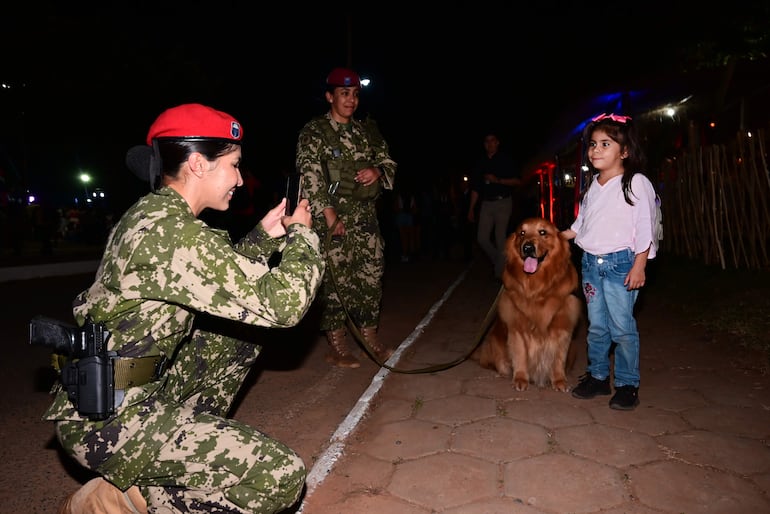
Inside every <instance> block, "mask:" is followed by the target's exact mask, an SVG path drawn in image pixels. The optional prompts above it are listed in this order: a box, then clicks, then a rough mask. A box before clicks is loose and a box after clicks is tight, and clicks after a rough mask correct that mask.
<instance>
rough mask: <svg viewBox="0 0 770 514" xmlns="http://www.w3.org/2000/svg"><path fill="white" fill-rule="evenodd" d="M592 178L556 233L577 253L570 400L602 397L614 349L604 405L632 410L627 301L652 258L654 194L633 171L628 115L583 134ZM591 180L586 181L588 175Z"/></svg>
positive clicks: (632, 348)
mask: <svg viewBox="0 0 770 514" xmlns="http://www.w3.org/2000/svg"><path fill="white" fill-rule="evenodd" d="M583 138H584V141H586V154H587V157H588V162H589V163H590V164H591V171H592V172H593V173H592V179H591V180H590V181H589V184H588V187H587V188H586V190H585V192H584V193H583V196H582V199H581V201H580V210H579V212H578V215H577V218H576V219H575V221H574V223H572V226H571V227H570V228H569V229H567V230H565V231H563V232H562V233H561V235H562V237H565V238H566V239H573V238H574V239H575V244H577V245H578V246H579V247H580V248H581V249H582V250H583V256H582V262H581V266H582V284H583V293H584V295H585V298H586V304H587V306H588V321H589V327H588V368H587V370H586V374H585V375H584V376H583V377H582V378H581V380H580V383H579V384H578V386H577V387H576V388H575V389H574V390H573V391H572V396H574V397H575V398H581V399H587V398H593V397H594V396H596V395H608V394H610V393H611V390H610V357H609V355H610V347H611V345H612V343H613V342H614V343H616V348H615V366H614V367H615V377H614V384H615V394H614V395H613V396H612V399H610V407H611V408H613V409H620V410H632V409H634V408H635V407H636V406H637V405H639V331H638V330H637V327H636V319H635V318H634V303H635V302H636V298H637V296H638V295H639V288H641V287H643V286H644V283H645V267H646V265H647V259H652V258H654V257H655V250H656V249H655V244H654V243H653V242H654V234H655V232H654V230H655V226H654V220H655V189H654V187H653V185H652V183H651V182H650V181H649V180H648V179H647V177H645V176H644V174H643V173H642V172H641V170H642V169H643V166H644V161H645V158H644V155H643V153H642V151H641V148H640V145H639V141H638V136H637V134H636V131H635V129H634V126H633V124H632V122H631V117H629V116H620V115H616V114H610V115H606V114H601V115H599V116H597V117H595V118H593V119H592V120H591V123H589V124H588V126H586V128H585V130H584V131H583ZM597 173H598V175H597V176H596V177H595V179H594V177H593V175H595V174H597Z"/></svg>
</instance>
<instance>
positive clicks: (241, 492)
mask: <svg viewBox="0 0 770 514" xmlns="http://www.w3.org/2000/svg"><path fill="white" fill-rule="evenodd" d="M241 138H242V132H241V126H240V124H239V123H238V122H237V121H236V120H235V119H234V118H233V117H232V116H230V115H228V114H225V113H223V112H219V111H216V110H214V109H211V108H209V107H206V106H203V105H200V104H186V105H181V106H178V107H174V108H172V109H169V110H167V111H165V112H164V113H162V114H161V115H160V116H159V117H158V118H157V120H156V121H155V123H154V124H153V125H152V127H151V128H150V131H149V134H148V136H147V145H148V146H147V147H144V146H142V147H137V148H134V149H132V151H131V152H129V157H131V156H132V152H135V151H136V150H137V149H138V150H139V153H138V155H144V156H146V159H139V161H140V162H147V163H148V167H149V169H150V173H149V175H150V181H151V185H152V189H153V191H152V192H151V193H149V194H147V195H146V196H144V197H143V198H141V199H140V200H139V201H138V202H137V203H136V204H134V205H133V206H132V207H131V208H129V209H128V211H127V212H126V213H125V214H124V215H123V217H122V218H121V219H120V221H119V222H118V223H117V225H116V226H115V228H114V229H113V231H112V233H111V235H110V238H109V241H108V243H107V247H106V250H105V253H104V256H103V258H102V261H101V265H100V266H99V269H98V271H97V274H96V280H95V282H94V283H93V285H92V286H91V287H90V288H89V289H87V290H86V291H84V292H82V293H81V294H80V295H79V296H78V297H77V298H76V299H75V302H74V314H75V318H76V320H77V321H78V323H79V324H81V325H82V324H84V323H85V321H86V319H92V320H93V321H94V322H97V323H103V324H104V326H105V328H106V330H108V331H109V333H110V337H109V339H108V349H109V350H111V351H114V352H116V353H117V357H115V359H114V362H115V369H116V370H117V369H118V368H119V366H120V365H121V364H125V363H126V362H128V363H129V364H130V365H129V366H124V367H121V369H127V370H129V371H127V373H128V374H129V375H130V374H131V370H136V369H141V368H142V367H143V366H142V363H143V362H145V361H143V359H151V360H152V362H155V363H159V364H160V366H157V369H156V370H154V371H153V372H152V373H151V374H150V375H152V376H146V377H141V376H140V375H141V373H138V374H135V375H134V376H133V379H135V380H129V381H128V382H127V383H126V384H125V385H123V386H121V387H124V388H123V389H120V390H117V389H118V385H117V384H116V401H115V404H116V407H115V412H114V413H113V414H111V415H109V416H108V417H106V419H103V420H96V421H94V420H92V419H91V418H90V417H87V416H82V415H81V414H79V413H78V410H77V409H76V408H74V406H73V403H72V402H70V401H69V399H68V396H67V392H66V391H64V390H62V389H61V388H59V389H58V391H57V393H56V398H55V400H54V403H53V404H52V405H51V407H50V408H49V409H48V411H47V413H46V415H45V419H48V420H53V421H55V426H56V433H57V436H58V439H59V441H60V442H61V445H62V447H63V448H64V449H65V451H66V452H67V453H69V454H70V455H72V457H74V458H75V459H76V460H77V461H78V462H79V463H80V464H82V465H83V466H85V467H87V468H89V469H91V470H93V471H95V472H96V473H98V474H99V475H101V477H103V478H97V479H94V480H92V481H91V482H88V483H87V484H86V485H85V486H83V488H81V489H80V490H79V491H78V492H77V493H75V494H73V495H72V496H71V497H69V498H68V499H67V501H66V502H65V504H64V505H63V506H62V510H61V512H134V511H138V512H148V511H150V512H238V513H241V512H242V513H246V512H248V513H255V512H258V513H264V512H278V511H280V510H283V509H285V508H287V507H290V506H291V505H292V504H294V503H295V502H296V501H297V499H298V498H299V496H300V494H301V492H302V488H303V485H304V481H305V475H306V469H305V466H304V463H303V462H302V460H301V459H300V457H299V456H298V455H296V454H295V453H294V452H293V451H292V450H291V449H289V448H287V447H286V446H284V445H283V444H281V443H279V442H277V441H275V440H272V439H270V438H268V437H266V436H265V435H263V434H262V433H260V432H258V431H257V430H255V429H254V428H251V427H249V426H246V425H244V424H242V423H239V422H237V421H235V420H232V419H228V418H227V415H228V411H229V410H230V407H231V405H232V402H233V400H234V397H235V395H236V393H237V392H238V390H239V388H240V386H241V384H242V382H243V380H244V378H245V377H246V374H247V373H248V371H249V369H250V366H251V365H252V364H253V363H254V361H255V359H256V357H257V355H258V354H259V351H260V347H259V346H258V345H256V344H254V342H253V341H252V342H246V341H242V340H239V339H238V338H236V337H233V335H234V332H233V331H232V330H225V331H222V332H214V331H211V326H213V325H216V323H209V324H208V325H207V324H205V323H199V322H200V321H201V319H203V318H204V317H203V316H200V317H199V318H198V319H197V320H196V315H197V314H207V315H211V316H212V317H213V318H212V319H216V320H218V321H219V322H220V325H221V324H222V323H221V321H222V320H233V321H236V322H240V323H241V324H247V325H253V326H261V327H291V326H294V325H296V324H297V323H298V322H299V321H300V320H301V319H302V317H303V316H304V315H305V313H306V311H307V309H308V307H309V306H310V304H311V302H312V301H313V299H314V297H315V294H316V291H317V288H318V286H319V285H320V281H321V277H322V275H323V272H324V262H323V259H322V258H321V255H320V253H319V238H318V236H317V235H316V234H315V233H314V232H313V231H312V230H311V229H310V225H311V215H310V211H309V207H308V203H307V200H302V201H301V202H300V204H299V207H298V208H297V209H296V211H295V212H294V213H293V215H291V216H285V215H284V203H285V200H283V201H282V202H281V204H280V205H278V206H277V207H275V208H274V209H272V210H271V211H270V212H268V213H267V214H266V215H265V217H264V218H263V219H262V220H261V221H260V222H259V224H257V226H256V227H254V229H253V230H251V232H249V233H248V234H247V235H246V236H245V237H244V238H243V239H242V240H241V241H240V242H238V243H237V244H235V245H233V244H232V242H231V241H230V238H229V236H228V235H227V232H226V231H223V230H217V229H214V228H211V227H209V226H208V225H206V223H204V222H203V221H201V220H199V219H198V216H199V215H200V214H201V212H202V211H203V210H204V209H207V208H210V209H215V210H218V211H224V210H226V209H227V208H228V206H229V202H230V199H231V198H232V195H233V192H234V191H235V189H236V187H239V186H241V185H242V183H243V180H242V178H241V173H240V171H239V169H238V167H239V164H240V161H241V144H240V143H241ZM151 154H152V159H151V158H150V155H151ZM133 155H134V157H135V156H136V155H137V154H136V153H134V154H133ZM132 162H135V161H132ZM145 169H146V168H145ZM145 173H146V171H145ZM276 250H277V251H281V253H282V257H281V260H280V264H279V265H278V266H276V267H274V268H272V269H271V268H270V267H269V266H268V259H269V257H270V255H271V254H272V253H273V252H274V251H276ZM241 326H243V325H241ZM235 332H237V331H235ZM121 361H123V362H121ZM116 382H118V377H117V373H116ZM131 509H135V510H131Z"/></svg>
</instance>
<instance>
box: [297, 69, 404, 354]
mask: <svg viewBox="0 0 770 514" xmlns="http://www.w3.org/2000/svg"><path fill="white" fill-rule="evenodd" d="M326 85H327V88H326V93H325V97H326V101H327V102H328V103H329V106H330V108H329V111H328V112H327V113H326V114H325V115H322V116H318V117H316V118H313V119H312V120H310V121H309V122H308V123H307V124H305V126H304V127H303V128H302V131H301V132H300V135H299V141H298V142H297V156H296V165H297V170H298V171H299V172H300V173H301V174H302V187H303V191H304V193H305V196H306V197H307V198H308V199H309V200H310V206H311V210H312V212H313V228H315V229H316V231H317V232H318V234H319V235H320V237H321V239H322V241H321V244H322V247H323V248H324V250H325V252H324V253H325V254H326V255H325V257H326V259H327V264H328V267H327V272H326V274H325V275H324V279H323V286H322V288H321V292H320V293H319V297H320V299H321V301H322V303H323V312H322V314H321V330H323V331H324V332H326V337H327V339H328V342H329V352H328V354H327V357H326V360H327V361H328V362H329V363H331V364H334V365H336V366H341V367H348V368H357V367H359V366H360V365H361V363H360V362H359V361H358V359H357V358H356V357H355V356H354V355H353V354H352V353H351V350H350V347H349V346H348V342H347V331H346V329H345V327H346V322H347V316H348V314H349V315H350V317H351V320H352V322H353V323H355V325H356V326H357V327H360V331H361V333H362V335H363V336H364V338H365V340H366V342H367V345H368V346H369V347H370V348H371V349H372V350H373V351H374V353H375V354H376V356H377V358H378V359H380V360H381V361H385V360H387V359H388V357H390V355H391V353H392V351H391V350H388V349H385V348H384V347H383V346H382V345H381V344H380V343H379V341H378V340H377V329H378V325H379V318H380V303H381V299H382V276H383V272H384V269H385V258H384V241H383V238H382V235H381V234H380V227H379V222H378V219H377V211H376V208H375V200H376V199H377V197H378V196H379V194H380V191H381V189H382V188H384V189H391V190H392V189H393V180H394V177H395V174H396V163H395V162H394V161H393V159H391V158H390V155H389V153H388V145H387V143H386V142H385V140H384V139H383V138H382V136H381V135H380V133H379V130H377V127H376V126H375V124H374V122H373V121H371V120H367V121H366V122H362V121H359V120H356V119H354V118H353V115H354V114H355V112H356V109H358V102H359V97H358V96H359V92H360V91H361V81H360V79H359V77H358V75H357V74H356V73H355V72H354V71H352V70H348V69H344V68H335V69H334V70H332V72H331V73H330V74H329V76H328V77H327V79H326ZM330 234H331V238H330ZM329 239H330V241H329ZM327 243H328V245H329V246H328V248H327V247H326V245H327ZM346 311H347V312H346Z"/></svg>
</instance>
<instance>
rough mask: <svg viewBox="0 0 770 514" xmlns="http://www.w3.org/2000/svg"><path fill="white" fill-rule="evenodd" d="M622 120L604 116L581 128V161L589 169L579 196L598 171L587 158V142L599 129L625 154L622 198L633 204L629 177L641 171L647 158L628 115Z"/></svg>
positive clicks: (589, 184) (586, 189) (584, 192)
mask: <svg viewBox="0 0 770 514" xmlns="http://www.w3.org/2000/svg"><path fill="white" fill-rule="evenodd" d="M623 118H625V120H624V121H622V122H621V121H616V120H613V119H612V118H609V117H606V118H602V119H600V120H597V121H592V122H591V123H589V124H588V125H586V128H585V129H583V148H584V151H583V162H584V163H585V164H586V166H588V169H589V171H590V173H589V178H588V185H587V186H586V188H585V190H584V191H583V193H582V194H581V196H580V198H581V199H582V198H583V196H584V195H585V194H586V192H587V191H588V188H589V187H590V186H591V184H592V183H593V181H594V177H595V176H596V174H597V173H598V172H597V171H596V168H594V167H593V165H592V164H591V161H590V160H589V159H588V152H589V150H590V148H589V146H588V142H589V141H590V140H591V136H592V135H593V133H594V131H595V130H597V129H601V130H603V131H604V132H606V134H607V136H608V137H609V138H610V139H612V140H613V141H615V142H616V143H617V144H619V145H620V151H621V152H624V153H625V154H626V158H625V159H624V160H623V178H622V179H621V183H622V187H623V198H625V200H626V203H627V204H629V205H634V202H633V200H631V196H630V195H631V193H633V191H631V179H632V178H633V177H634V175H636V174H637V173H642V172H643V170H644V167H645V165H646V164H647V158H646V156H645V155H644V152H643V151H642V147H641V144H640V143H639V136H638V135H637V133H636V127H635V126H634V123H633V121H631V118H630V117H627V116H624V117H623Z"/></svg>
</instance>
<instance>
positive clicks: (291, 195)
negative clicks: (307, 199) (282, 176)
mask: <svg viewBox="0 0 770 514" xmlns="http://www.w3.org/2000/svg"><path fill="white" fill-rule="evenodd" d="M285 196H286V215H287V216H291V215H292V214H294V209H296V208H297V205H298V204H299V199H300V198H302V177H301V175H300V174H299V173H292V174H290V175H288V176H287V177H286V195H285Z"/></svg>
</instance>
